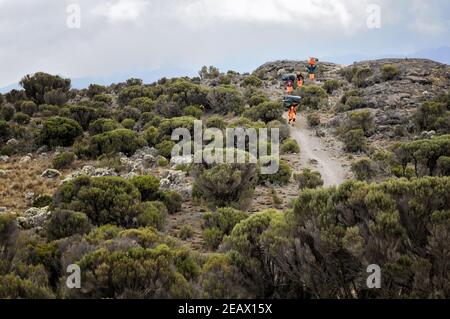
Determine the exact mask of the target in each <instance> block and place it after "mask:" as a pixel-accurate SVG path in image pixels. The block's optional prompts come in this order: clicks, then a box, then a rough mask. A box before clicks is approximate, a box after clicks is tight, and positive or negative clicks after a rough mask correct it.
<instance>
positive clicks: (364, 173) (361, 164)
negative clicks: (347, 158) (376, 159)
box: [352, 158, 376, 181]
mask: <svg viewBox="0 0 450 319" xmlns="http://www.w3.org/2000/svg"><path fill="white" fill-rule="evenodd" d="M352 172H353V174H355V176H356V179H358V180H360V181H370V180H371V179H372V178H374V177H375V174H376V171H375V168H374V163H373V162H372V160H370V159H369V158H362V159H360V160H358V161H356V162H354V163H352Z"/></svg>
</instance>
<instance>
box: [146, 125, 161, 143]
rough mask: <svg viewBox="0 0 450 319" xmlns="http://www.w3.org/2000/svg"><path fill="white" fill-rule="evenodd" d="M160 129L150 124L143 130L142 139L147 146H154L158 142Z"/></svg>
mask: <svg viewBox="0 0 450 319" xmlns="http://www.w3.org/2000/svg"><path fill="white" fill-rule="evenodd" d="M159 136H160V131H159V129H158V128H157V127H154V126H150V127H149V128H147V129H146V130H145V131H144V139H145V140H146V141H147V143H148V145H149V146H156V144H158V143H159V141H160V140H159Z"/></svg>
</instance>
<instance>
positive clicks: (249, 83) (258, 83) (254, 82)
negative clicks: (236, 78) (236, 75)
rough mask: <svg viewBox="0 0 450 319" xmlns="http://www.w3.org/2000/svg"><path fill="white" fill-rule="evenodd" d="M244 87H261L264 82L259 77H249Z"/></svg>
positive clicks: (245, 80) (245, 79)
mask: <svg viewBox="0 0 450 319" xmlns="http://www.w3.org/2000/svg"><path fill="white" fill-rule="evenodd" d="M242 85H243V86H254V87H261V85H262V81H261V80H260V79H259V78H258V77H257V76H254V75H249V76H247V77H246V78H244V81H243V82H242Z"/></svg>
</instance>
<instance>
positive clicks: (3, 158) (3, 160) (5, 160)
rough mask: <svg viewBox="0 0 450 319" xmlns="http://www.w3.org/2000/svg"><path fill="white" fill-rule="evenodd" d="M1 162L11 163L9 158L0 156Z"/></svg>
mask: <svg viewBox="0 0 450 319" xmlns="http://www.w3.org/2000/svg"><path fill="white" fill-rule="evenodd" d="M0 162H2V163H8V162H9V156H6V155H2V156H0Z"/></svg>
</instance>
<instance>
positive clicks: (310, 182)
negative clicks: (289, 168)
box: [294, 168, 323, 189]
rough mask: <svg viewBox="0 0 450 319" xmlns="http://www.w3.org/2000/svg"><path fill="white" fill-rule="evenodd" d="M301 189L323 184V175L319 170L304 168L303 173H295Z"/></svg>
mask: <svg viewBox="0 0 450 319" xmlns="http://www.w3.org/2000/svg"><path fill="white" fill-rule="evenodd" d="M294 177H295V179H296V181H297V182H298V185H299V188H300V189H305V188H317V187H321V186H323V180H322V176H321V175H320V173H319V172H316V171H312V170H310V169H309V168H304V169H302V171H301V173H299V174H296V175H294Z"/></svg>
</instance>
